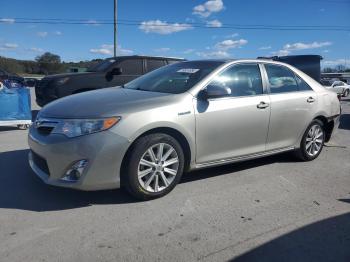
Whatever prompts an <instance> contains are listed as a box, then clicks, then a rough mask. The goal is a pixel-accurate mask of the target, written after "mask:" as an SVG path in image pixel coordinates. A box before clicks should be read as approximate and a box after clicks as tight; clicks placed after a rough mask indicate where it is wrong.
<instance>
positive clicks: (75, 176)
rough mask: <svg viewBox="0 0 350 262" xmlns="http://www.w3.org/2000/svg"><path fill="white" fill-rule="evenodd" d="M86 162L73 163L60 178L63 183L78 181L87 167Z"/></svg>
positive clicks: (84, 160)
mask: <svg viewBox="0 0 350 262" xmlns="http://www.w3.org/2000/svg"><path fill="white" fill-rule="evenodd" d="M87 163H88V161H87V160H86V159H83V160H79V161H77V162H75V163H74V164H73V165H72V166H71V167H70V168H69V169H68V170H67V172H66V173H65V174H64V176H63V177H62V178H61V180H63V181H67V182H76V181H78V180H79V178H80V177H81V175H82V174H83V172H84V169H85V167H86V166H87Z"/></svg>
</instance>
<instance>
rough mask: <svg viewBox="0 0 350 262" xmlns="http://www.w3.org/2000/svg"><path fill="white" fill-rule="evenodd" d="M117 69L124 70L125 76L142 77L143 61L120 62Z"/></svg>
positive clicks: (129, 60)
mask: <svg viewBox="0 0 350 262" xmlns="http://www.w3.org/2000/svg"><path fill="white" fill-rule="evenodd" d="M117 67H120V68H121V69H122V70H123V73H122V74H123V75H142V71H143V70H142V59H128V60H124V61H122V62H120V63H119V64H118V65H117Z"/></svg>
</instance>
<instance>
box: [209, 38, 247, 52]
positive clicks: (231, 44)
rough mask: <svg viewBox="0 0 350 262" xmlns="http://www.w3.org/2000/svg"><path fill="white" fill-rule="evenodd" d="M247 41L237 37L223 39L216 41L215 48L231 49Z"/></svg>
mask: <svg viewBox="0 0 350 262" xmlns="http://www.w3.org/2000/svg"><path fill="white" fill-rule="evenodd" d="M247 43H248V41H247V40H245V39H239V40H232V39H228V40H224V41H222V42H219V43H217V44H216V45H215V48H216V49H218V50H223V51H227V50H229V49H232V48H237V47H241V46H243V45H246V44H247Z"/></svg>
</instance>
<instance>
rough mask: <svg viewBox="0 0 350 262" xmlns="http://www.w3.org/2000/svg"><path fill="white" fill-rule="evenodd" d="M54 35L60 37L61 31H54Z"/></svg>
mask: <svg viewBox="0 0 350 262" xmlns="http://www.w3.org/2000/svg"><path fill="white" fill-rule="evenodd" d="M53 34H54V35H62V32H61V31H55V32H53Z"/></svg>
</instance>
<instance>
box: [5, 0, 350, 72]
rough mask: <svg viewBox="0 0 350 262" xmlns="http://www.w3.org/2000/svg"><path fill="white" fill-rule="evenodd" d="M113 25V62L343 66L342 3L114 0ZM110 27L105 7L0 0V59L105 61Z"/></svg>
mask: <svg viewBox="0 0 350 262" xmlns="http://www.w3.org/2000/svg"><path fill="white" fill-rule="evenodd" d="M118 21H119V22H120V24H119V25H118V55H131V54H134V55H157V56H175V57H184V58H187V59H207V58H256V57H258V56H273V55H299V54H318V55H321V56H322V57H323V58H324V60H323V64H324V66H334V65H337V64H345V65H348V66H350V0H209V1H206V0H171V1H170V0H118ZM33 22H36V23H33ZM43 22H44V23H43ZM47 22H49V23H47ZM112 22H113V0H99V1H98V0H70V1H68V0H59V1H49V0H30V1H25V0H1V9H0V56H5V57H11V58H17V59H34V58H35V57H36V56H38V55H40V54H42V53H43V52H46V51H48V52H52V53H55V54H58V55H60V56H61V58H62V60H64V61H80V60H89V59H93V58H107V57H110V56H112V55H113V24H112ZM261 28H263V29H261ZM268 28H270V29H271V28H272V29H274V30H267V29H268ZM310 28H311V29H327V30H305V29H310ZM276 29H277V30H276ZM286 29H298V30H286Z"/></svg>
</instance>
